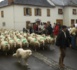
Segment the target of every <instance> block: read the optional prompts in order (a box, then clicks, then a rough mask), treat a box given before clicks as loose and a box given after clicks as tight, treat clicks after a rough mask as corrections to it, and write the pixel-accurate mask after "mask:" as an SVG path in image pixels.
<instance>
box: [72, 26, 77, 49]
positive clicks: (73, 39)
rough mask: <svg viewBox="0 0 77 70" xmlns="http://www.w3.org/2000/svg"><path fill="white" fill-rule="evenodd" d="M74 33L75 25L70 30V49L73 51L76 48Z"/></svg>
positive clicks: (76, 30)
mask: <svg viewBox="0 0 77 70" xmlns="http://www.w3.org/2000/svg"><path fill="white" fill-rule="evenodd" d="M76 32H77V29H76V27H75V25H73V26H72V27H71V29H70V34H71V44H72V48H73V49H75V48H76Z"/></svg>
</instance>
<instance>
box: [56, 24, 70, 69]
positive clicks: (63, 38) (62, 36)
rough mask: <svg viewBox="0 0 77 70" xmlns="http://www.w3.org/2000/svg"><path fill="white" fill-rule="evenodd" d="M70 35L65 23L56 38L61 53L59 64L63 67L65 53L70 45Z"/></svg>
mask: <svg viewBox="0 0 77 70" xmlns="http://www.w3.org/2000/svg"><path fill="white" fill-rule="evenodd" d="M68 35H69V34H68V32H67V28H66V26H65V25H63V26H62V30H61V31H60V33H59V34H58V36H57V38H56V45H57V46H58V47H59V49H60V53H61V54H60V58H59V65H60V67H62V68H63V67H64V64H63V61H64V58H65V55H66V54H65V52H66V48H67V47H68V46H69V45H70V39H69V36H68Z"/></svg>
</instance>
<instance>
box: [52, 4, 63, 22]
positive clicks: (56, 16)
mask: <svg viewBox="0 0 77 70" xmlns="http://www.w3.org/2000/svg"><path fill="white" fill-rule="evenodd" d="M58 9H63V7H59V6H57V7H55V8H51V22H52V23H56V20H57V19H63V14H62V15H60V14H58Z"/></svg>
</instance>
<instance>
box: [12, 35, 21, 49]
mask: <svg viewBox="0 0 77 70" xmlns="http://www.w3.org/2000/svg"><path fill="white" fill-rule="evenodd" d="M13 39H14V41H15V42H16V45H17V46H19V47H21V48H22V42H21V40H20V39H19V38H17V37H16V36H14V37H13Z"/></svg>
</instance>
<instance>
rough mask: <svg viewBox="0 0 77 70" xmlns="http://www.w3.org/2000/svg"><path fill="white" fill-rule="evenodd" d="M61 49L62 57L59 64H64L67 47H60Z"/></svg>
mask: <svg viewBox="0 0 77 70" xmlns="http://www.w3.org/2000/svg"><path fill="white" fill-rule="evenodd" d="M59 49H60V58H59V65H60V66H61V65H63V61H64V58H65V56H66V48H61V47H60V48H59Z"/></svg>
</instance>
